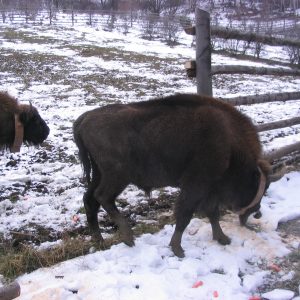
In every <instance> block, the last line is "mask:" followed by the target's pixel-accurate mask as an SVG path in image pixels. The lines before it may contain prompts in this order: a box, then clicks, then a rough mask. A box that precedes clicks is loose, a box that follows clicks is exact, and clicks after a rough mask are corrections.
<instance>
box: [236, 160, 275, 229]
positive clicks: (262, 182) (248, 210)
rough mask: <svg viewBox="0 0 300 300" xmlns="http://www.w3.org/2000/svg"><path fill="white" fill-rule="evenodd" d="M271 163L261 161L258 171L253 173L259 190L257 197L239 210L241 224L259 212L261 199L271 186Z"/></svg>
mask: <svg viewBox="0 0 300 300" xmlns="http://www.w3.org/2000/svg"><path fill="white" fill-rule="evenodd" d="M269 170H270V168H269V164H268V163H267V162H266V161H259V163H258V167H257V171H256V172H255V174H254V175H253V177H254V180H253V181H256V182H257V190H256V194H255V197H254V198H253V199H252V201H251V202H250V203H249V204H248V205H247V206H245V207H242V208H241V209H239V210H238V211H237V214H238V215H239V218H240V223H241V225H245V224H246V222H247V220H248V217H249V216H250V215H251V214H252V213H254V212H258V211H259V209H260V202H261V199H262V197H263V195H264V193H265V191H266V190H267V188H268V186H269V180H268V174H269Z"/></svg>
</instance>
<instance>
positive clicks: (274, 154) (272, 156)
mask: <svg viewBox="0 0 300 300" xmlns="http://www.w3.org/2000/svg"><path fill="white" fill-rule="evenodd" d="M296 151H300V142H297V143H295V144H292V145H288V146H285V147H282V148H279V149H276V150H274V151H270V152H267V153H266V154H265V155H264V158H265V159H267V160H268V161H270V162H272V161H274V160H276V159H279V158H281V157H283V156H286V155H289V154H291V153H293V152H296Z"/></svg>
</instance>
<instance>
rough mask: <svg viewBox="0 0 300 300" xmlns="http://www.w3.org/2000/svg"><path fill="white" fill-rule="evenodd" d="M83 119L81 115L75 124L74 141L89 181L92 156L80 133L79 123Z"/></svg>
mask: <svg viewBox="0 0 300 300" xmlns="http://www.w3.org/2000/svg"><path fill="white" fill-rule="evenodd" d="M81 121H82V118H81V117H79V118H78V119H77V120H76V121H75V122H74V124H73V135H74V141H75V144H76V145H77V147H78V150H79V152H78V155H79V159H80V162H81V164H82V167H83V173H84V176H85V178H86V181H87V183H90V182H91V170H92V163H91V158H90V155H89V152H88V150H87V149H86V147H85V145H84V143H83V140H82V138H81V135H80V130H79V125H80V123H81Z"/></svg>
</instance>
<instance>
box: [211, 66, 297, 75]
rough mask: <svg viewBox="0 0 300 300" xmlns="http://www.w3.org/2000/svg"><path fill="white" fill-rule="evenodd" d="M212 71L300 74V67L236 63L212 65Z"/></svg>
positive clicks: (216, 72) (213, 72)
mask: <svg viewBox="0 0 300 300" xmlns="http://www.w3.org/2000/svg"><path fill="white" fill-rule="evenodd" d="M211 73H212V74H213V75H216V74H253V75H275V76H300V70H299V69H290V68H266V67H249V66H236V65H223V66H212V71H211Z"/></svg>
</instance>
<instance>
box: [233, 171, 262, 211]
mask: <svg viewBox="0 0 300 300" xmlns="http://www.w3.org/2000/svg"><path fill="white" fill-rule="evenodd" d="M258 170H259V173H260V181H259V186H258V189H257V193H256V196H255V198H254V199H253V200H252V202H251V203H250V204H249V205H248V206H246V207H244V208H242V209H241V210H239V211H238V212H237V214H238V215H243V214H244V213H245V212H246V211H247V210H248V209H249V208H251V207H253V206H255V205H256V204H257V203H258V202H259V201H260V200H261V198H262V196H263V195H264V192H265V188H266V183H267V178H266V176H265V175H264V173H263V172H262V170H261V169H260V168H259V167H258Z"/></svg>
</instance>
